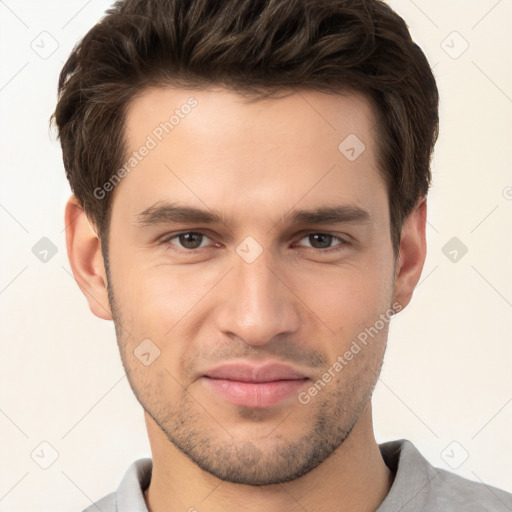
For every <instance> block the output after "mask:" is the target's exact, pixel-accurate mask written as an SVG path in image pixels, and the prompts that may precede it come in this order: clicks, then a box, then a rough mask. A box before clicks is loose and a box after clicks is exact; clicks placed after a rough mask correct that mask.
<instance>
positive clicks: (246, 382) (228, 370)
mask: <svg viewBox="0 0 512 512" xmlns="http://www.w3.org/2000/svg"><path fill="white" fill-rule="evenodd" d="M309 380H310V379H309V378H308V377H307V376H306V375H304V374H303V373H302V372H300V371H298V370H295V369H294V368H292V367H291V366H288V365H285V364H282V363H266V364H262V365H254V364H249V363H225V364H222V365H220V366H217V367H215V368H212V369H211V370H209V371H207V372H206V374H205V375H204V376H203V377H202V381H203V382H204V384H205V385H206V386H207V388H208V389H209V390H210V391H212V392H213V393H215V394H216V395H217V396H220V397H221V398H222V399H223V400H225V401H227V402H229V403H231V404H233V405H238V406H242V407H252V408H265V407H271V406H273V405H276V404H278V403H279V402H282V401H283V400H285V399H286V398H288V397H290V396H291V395H294V394H296V393H297V392H298V391H299V389H300V388H301V387H302V386H304V384H305V383H306V382H307V381H309Z"/></svg>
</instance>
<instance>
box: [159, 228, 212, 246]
mask: <svg viewBox="0 0 512 512" xmlns="http://www.w3.org/2000/svg"><path fill="white" fill-rule="evenodd" d="M175 240H176V241H175ZM205 240H206V241H208V240H209V238H208V237H207V236H206V235H203V233H198V232H196V231H187V232H184V233H178V234H176V235H173V236H172V237H169V238H167V240H165V242H166V243H169V244H172V245H174V246H177V247H178V249H189V250H194V249H199V248H201V247H204V246H205V245H206V244H205V243H204V242H205Z"/></svg>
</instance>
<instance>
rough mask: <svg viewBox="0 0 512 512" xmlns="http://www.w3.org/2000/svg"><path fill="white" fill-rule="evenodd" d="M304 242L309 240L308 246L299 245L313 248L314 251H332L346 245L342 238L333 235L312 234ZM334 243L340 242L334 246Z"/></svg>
mask: <svg viewBox="0 0 512 512" xmlns="http://www.w3.org/2000/svg"><path fill="white" fill-rule="evenodd" d="M302 240H307V241H308V244H306V245H304V244H301V243H299V245H302V246H303V247H311V248H313V249H320V250H322V249H332V248H335V247H338V246H342V245H344V244H346V242H345V241H344V240H342V239H341V238H339V237H337V236H334V235H331V234H329V233H310V234H309V235H307V236H305V237H304V238H302V239H301V241H302ZM333 242H338V243H336V244H335V245H333Z"/></svg>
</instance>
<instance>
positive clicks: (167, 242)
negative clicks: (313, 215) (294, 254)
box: [162, 231, 351, 254]
mask: <svg viewBox="0 0 512 512" xmlns="http://www.w3.org/2000/svg"><path fill="white" fill-rule="evenodd" d="M192 234H193V235H200V236H203V237H205V238H208V239H209V238H210V237H209V236H208V235H206V234H205V233H202V232H201V231H181V232H179V233H175V234H173V235H169V236H167V237H165V238H164V239H162V243H163V244H164V245H167V246H168V247H171V248H172V250H173V251H176V252H178V253H181V254H184V253H189V254H195V253H197V251H200V250H201V249H206V248H207V247H196V248H194V249H186V248H178V247H177V246H176V245H175V244H173V243H172V242H171V240H174V239H175V238H179V237H180V236H181V235H192ZM312 235H324V236H331V237H332V241H333V242H334V241H338V242H339V243H338V244H337V245H335V246H334V247H329V248H327V249H318V248H316V247H311V246H301V247H305V248H306V249H312V250H314V251H317V252H320V253H331V252H336V251H340V250H343V249H344V248H345V247H346V246H348V245H351V244H350V242H348V241H347V240H344V239H343V238H341V237H339V236H337V235H335V234H333V233H328V232H323V231H310V232H308V233H306V234H305V235H303V236H302V237H301V238H300V239H299V242H300V241H301V240H303V239H305V238H308V237H310V236H312ZM201 243H202V240H201Z"/></svg>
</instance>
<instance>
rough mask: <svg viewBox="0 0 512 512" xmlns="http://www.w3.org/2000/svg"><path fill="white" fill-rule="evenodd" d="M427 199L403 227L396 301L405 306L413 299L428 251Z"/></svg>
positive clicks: (395, 288)
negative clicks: (426, 231)
mask: <svg viewBox="0 0 512 512" xmlns="http://www.w3.org/2000/svg"><path fill="white" fill-rule="evenodd" d="M426 222H427V201H426V199H425V198H422V199H421V200H420V201H418V203H417V205H416V206H415V208H414V210H413V211H412V212H411V213H410V214H409V216H408V217H407V219H406V220H405V222H404V225H403V227H402V237H401V240H400V254H399V255H398V258H397V262H396V267H395V272H396V274H395V276H396V277H395V287H394V301H396V302H398V304H400V305H401V306H402V308H405V307H406V306H407V304H409V302H410V301H411V298H412V294H413V291H414V288H415V287H416V285H417V284H418V281H419V279H420V276H421V272H422V270H423V264H424V263H425V256H426V253H427V241H426V238H425V226H426Z"/></svg>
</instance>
